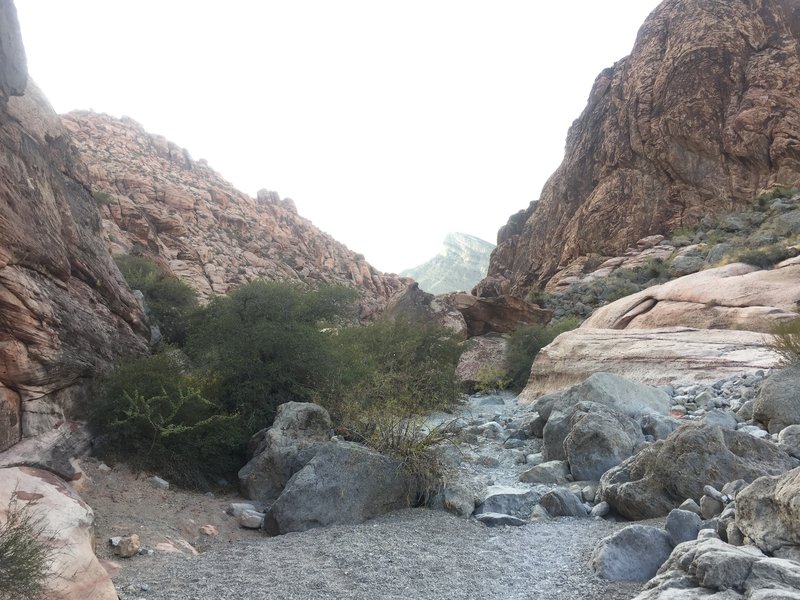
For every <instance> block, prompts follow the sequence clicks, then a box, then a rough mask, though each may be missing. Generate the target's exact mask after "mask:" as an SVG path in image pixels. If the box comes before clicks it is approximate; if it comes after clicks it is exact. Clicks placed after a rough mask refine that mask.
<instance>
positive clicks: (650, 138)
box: [475, 0, 800, 297]
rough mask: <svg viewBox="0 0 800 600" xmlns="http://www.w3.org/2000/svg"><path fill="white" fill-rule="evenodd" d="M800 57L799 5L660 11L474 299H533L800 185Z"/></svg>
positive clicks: (751, 0) (737, 0)
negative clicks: (576, 266)
mask: <svg viewBox="0 0 800 600" xmlns="http://www.w3.org/2000/svg"><path fill="white" fill-rule="evenodd" d="M799 49H800V12H798V9H797V5H796V3H794V2H789V1H787V0H764V1H761V0H731V1H730V2H714V3H708V2H706V1H705V0H666V1H665V2H663V3H662V4H661V5H660V6H659V7H658V8H657V9H656V10H655V11H654V12H653V13H652V14H651V15H650V17H648V19H647V20H646V21H645V23H644V25H643V26H642V28H641V30H640V31H639V35H638V38H637V41H636V44H635V45H634V48H633V51H632V52H631V54H630V56H628V57H627V58H624V59H622V60H620V61H619V62H617V63H616V64H614V65H613V66H612V67H610V68H608V69H606V70H604V71H603V72H602V73H600V75H599V76H598V78H597V80H596V81H595V84H594V87H593V89H592V92H591V94H590V97H589V101H588V105H587V107H586V109H585V110H584V112H583V114H582V115H581V116H580V117H579V118H578V119H577V120H576V121H575V123H574V124H573V126H572V127H571V128H570V131H569V134H568V137H567V144H566V155H565V157H564V161H563V162H562V164H561V166H560V167H559V168H558V170H557V171H556V172H555V173H554V174H553V175H552V176H551V177H550V179H549V180H548V182H547V184H546V185H545V187H544V189H543V190H542V194H541V197H540V199H539V201H538V202H535V203H533V204H532V205H531V206H530V207H529V208H528V209H527V210H526V211H522V212H521V213H517V214H515V215H514V216H512V217H511V219H510V220H509V223H508V225H506V226H505V227H503V228H502V229H501V230H500V233H499V234H498V246H497V248H496V250H495V251H494V253H493V255H492V260H491V263H490V267H489V272H488V276H487V278H486V279H485V280H484V282H482V283H480V284H478V286H477V288H476V290H475V291H476V293H477V294H478V295H480V296H485V295H489V296H491V295H498V294H503V293H511V294H513V295H515V296H520V297H522V296H524V295H525V293H526V292H527V291H528V289H530V288H531V287H532V286H533V285H535V284H538V283H540V282H545V281H547V280H549V279H550V278H551V277H552V276H553V275H554V274H555V273H556V272H557V271H558V270H559V269H560V268H563V267H565V266H566V265H567V264H568V263H569V262H570V261H572V260H574V259H575V258H577V257H579V256H582V255H587V254H589V253H590V252H594V253H599V254H602V255H606V256H616V255H618V254H620V253H621V252H622V251H623V250H625V248H626V247H628V246H630V245H631V244H633V243H634V242H635V241H636V240H638V239H640V238H643V237H645V236H647V235H651V234H659V233H660V234H665V233H667V232H668V231H670V230H672V229H674V228H677V227H680V226H688V225H692V224H695V223H697V222H698V221H699V220H700V219H701V218H702V217H703V216H704V215H707V214H713V213H721V212H726V211H730V210H731V209H734V208H736V207H737V206H742V205H746V204H747V203H749V202H752V201H753V198H754V196H755V195H756V194H757V193H758V191H759V190H761V189H763V188H765V187H767V186H770V185H772V184H775V183H781V184H789V185H796V184H797V183H798V182H800V144H799V143H798V138H800V121H798V118H797V115H798V112H799V111H800V98H798V96H797V94H795V93H794V90H796V89H797V86H798V83H800V52H799V51H798V50H799ZM523 221H524V224H523V225H520V223H521V222H523Z"/></svg>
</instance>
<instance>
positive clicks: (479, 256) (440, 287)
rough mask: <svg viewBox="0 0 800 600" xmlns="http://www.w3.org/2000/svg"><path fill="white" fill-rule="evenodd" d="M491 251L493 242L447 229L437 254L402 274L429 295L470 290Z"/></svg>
mask: <svg viewBox="0 0 800 600" xmlns="http://www.w3.org/2000/svg"><path fill="white" fill-rule="evenodd" d="M492 250H494V244H491V243H489V242H487V241H485V240H482V239H480V238H479V237H475V236H474V235H469V234H467V233H460V232H450V233H448V234H447V235H445V236H444V240H443V242H442V249H441V251H440V252H439V254H437V255H436V256H434V257H433V258H431V259H430V260H428V261H426V262H424V263H423V264H421V265H418V266H416V267H413V268H411V269H406V270H405V271H403V272H402V273H401V275H404V276H407V277H412V278H414V279H415V280H416V281H417V282H418V283H419V286H420V287H421V288H422V289H423V290H425V291H426V292H430V293H432V294H446V293H448V292H458V291H464V290H470V289H472V287H473V286H474V285H475V284H476V283H478V281H480V280H481V278H483V277H484V276H485V275H486V269H487V268H488V266H489V256H490V255H491V253H492Z"/></svg>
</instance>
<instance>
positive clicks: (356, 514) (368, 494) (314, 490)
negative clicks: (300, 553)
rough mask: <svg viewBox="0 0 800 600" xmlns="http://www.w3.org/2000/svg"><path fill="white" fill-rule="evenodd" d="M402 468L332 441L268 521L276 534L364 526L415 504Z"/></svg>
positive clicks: (294, 479)
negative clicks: (364, 523)
mask: <svg viewBox="0 0 800 600" xmlns="http://www.w3.org/2000/svg"><path fill="white" fill-rule="evenodd" d="M416 494H417V490H416V486H415V484H414V481H413V480H412V478H411V477H410V476H409V475H407V474H406V473H405V472H404V470H403V466H402V463H401V462H400V461H399V460H397V459H395V458H390V457H387V456H383V455H381V454H379V453H377V452H375V451H374V450H370V449H369V448H366V447H364V446H361V445H359V444H355V443H352V442H328V443H326V444H324V445H323V446H321V447H320V448H319V449H318V451H317V452H316V454H315V456H314V457H313V458H312V459H311V460H310V461H309V462H308V464H306V465H305V466H304V467H303V468H302V469H301V470H300V471H298V472H297V473H295V475H293V476H292V478H291V479H290V480H289V482H288V483H287V484H286V487H285V488H284V490H283V492H282V493H281V495H280V497H279V498H278V499H277V500H276V501H275V502H274V503H273V504H272V506H271V507H270V509H269V511H268V512H267V515H266V518H265V520H264V529H265V530H266V531H267V532H268V533H270V534H272V535H277V534H282V533H289V532H290V531H306V530H308V529H312V528H315V527H325V526H327V525H334V524H355V523H363V522H364V521H366V520H367V519H371V518H373V517H377V516H378V515H382V514H384V513H387V512H390V511H392V510H397V509H400V508H406V507H408V506H410V505H411V503H412V502H413V501H414V500H415V498H416Z"/></svg>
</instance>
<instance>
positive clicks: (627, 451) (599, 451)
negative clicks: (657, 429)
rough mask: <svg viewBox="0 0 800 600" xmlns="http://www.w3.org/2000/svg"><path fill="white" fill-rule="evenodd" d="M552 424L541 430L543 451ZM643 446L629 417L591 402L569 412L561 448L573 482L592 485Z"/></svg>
mask: <svg viewBox="0 0 800 600" xmlns="http://www.w3.org/2000/svg"><path fill="white" fill-rule="evenodd" d="M552 422H553V419H551V420H550V421H548V423H547V427H545V448H547V438H548V433H549V431H548V429H549V427H550V425H551V423H552ZM643 443H644V436H643V435H642V431H641V429H640V428H639V426H638V424H637V423H636V421H634V420H633V419H631V418H630V417H628V416H625V415H624V414H622V413H621V412H619V411H616V410H614V409H613V408H606V407H603V406H602V405H600V404H596V403H594V402H581V403H580V404H578V405H576V406H575V409H574V410H573V411H572V414H571V416H570V430H569V433H568V434H567V436H566V437H565V438H564V441H563V444H562V445H563V448H564V453H565V455H566V459H567V462H568V463H569V468H570V471H571V473H572V477H573V479H575V481H592V480H598V479H600V477H601V476H602V475H603V473H605V472H606V471H608V470H609V469H610V468H611V467H615V466H617V465H618V464H619V463H621V462H622V461H623V460H625V459H626V458H628V457H630V456H633V453H634V451H635V450H636V448H637V447H638V446H639V445H641V444H643Z"/></svg>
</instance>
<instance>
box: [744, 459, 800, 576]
mask: <svg viewBox="0 0 800 600" xmlns="http://www.w3.org/2000/svg"><path fill="white" fill-rule="evenodd" d="M736 526H737V527H738V528H739V529H740V530H741V532H742V533H743V534H744V535H745V536H747V537H748V538H749V539H750V541H751V542H752V543H753V544H755V545H756V546H758V547H759V548H760V549H761V550H763V551H764V552H767V553H769V554H772V555H774V556H779V557H783V558H791V559H793V560H798V561H800V468H797V469H793V470H792V471H789V472H788V473H785V474H784V475H780V476H778V477H761V478H759V479H756V480H755V481H754V482H753V483H752V484H751V485H749V486H748V487H746V488H745V489H743V490H742V491H740V492H739V493H738V494H737V496H736Z"/></svg>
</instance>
